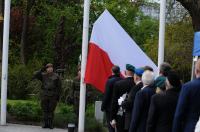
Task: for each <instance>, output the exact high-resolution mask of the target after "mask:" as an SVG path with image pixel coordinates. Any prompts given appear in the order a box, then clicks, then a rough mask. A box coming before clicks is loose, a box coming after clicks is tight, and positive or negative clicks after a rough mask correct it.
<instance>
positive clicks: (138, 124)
mask: <svg viewBox="0 0 200 132" xmlns="http://www.w3.org/2000/svg"><path fill="white" fill-rule="evenodd" d="M154 79H155V75H154V73H153V72H152V71H149V70H147V71H145V72H144V73H143V75H142V83H143V88H142V89H141V90H140V91H139V92H137V94H136V96H135V101H134V107H133V110H132V119H131V125H130V129H129V132H146V122H147V117H148V111H149V106H150V102H151V96H152V95H154V94H155V89H154V87H153V85H152V84H153V83H154Z"/></svg>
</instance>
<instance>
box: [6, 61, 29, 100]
mask: <svg viewBox="0 0 200 132" xmlns="http://www.w3.org/2000/svg"><path fill="white" fill-rule="evenodd" d="M31 76H32V74H31V72H30V71H29V69H28V68H26V67H25V66H24V65H15V66H13V67H9V76H8V98H10V99H26V98H27V96H28V93H29V91H28V89H27V85H28V83H29V81H30V79H31Z"/></svg>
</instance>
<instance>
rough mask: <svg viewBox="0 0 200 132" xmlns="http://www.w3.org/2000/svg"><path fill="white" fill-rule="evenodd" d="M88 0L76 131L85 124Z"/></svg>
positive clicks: (84, 19) (85, 1)
mask: <svg viewBox="0 0 200 132" xmlns="http://www.w3.org/2000/svg"><path fill="white" fill-rule="evenodd" d="M89 11H90V0H84V16H83V36H82V59H81V60H82V61H81V85H80V102H79V125H78V132H84V126H85V100H86V84H85V83H84V78H85V70H86V63H87V52H88V32H89V14H90V12H89Z"/></svg>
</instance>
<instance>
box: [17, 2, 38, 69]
mask: <svg viewBox="0 0 200 132" xmlns="http://www.w3.org/2000/svg"><path fill="white" fill-rule="evenodd" d="M34 3H35V0H27V1H26V6H25V10H24V15H23V26H22V36H21V49H20V58H21V63H22V64H24V65H25V64H26V53H25V49H26V41H27V36H28V24H29V14H30V11H31V8H32V6H33V4H34Z"/></svg>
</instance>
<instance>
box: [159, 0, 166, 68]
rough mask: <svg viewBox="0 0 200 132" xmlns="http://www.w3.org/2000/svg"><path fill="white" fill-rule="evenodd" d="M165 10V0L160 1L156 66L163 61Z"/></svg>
mask: <svg viewBox="0 0 200 132" xmlns="http://www.w3.org/2000/svg"><path fill="white" fill-rule="evenodd" d="M165 12H166V0H161V1H160V28H159V46H158V67H159V69H160V65H161V64H162V63H163V62H164V48H165Z"/></svg>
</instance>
